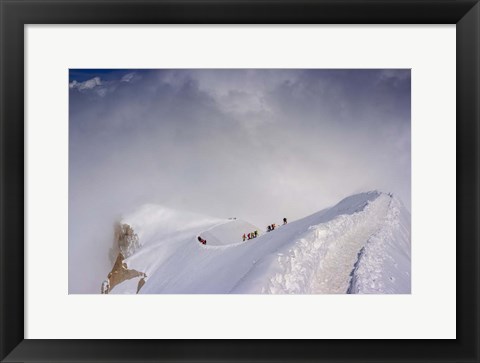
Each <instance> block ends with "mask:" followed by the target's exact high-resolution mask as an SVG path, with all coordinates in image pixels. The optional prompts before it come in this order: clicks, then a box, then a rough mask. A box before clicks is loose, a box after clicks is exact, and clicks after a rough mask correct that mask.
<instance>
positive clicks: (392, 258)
mask: <svg viewBox="0 0 480 363" xmlns="http://www.w3.org/2000/svg"><path fill="white" fill-rule="evenodd" d="M68 87H69V120H68V122H69V175H68V176H69V200H68V211H69V216H68V218H69V232H68V268H69V274H68V275H69V276H68V283H69V286H68V290H69V291H68V292H69V294H410V293H411V278H412V277H411V217H410V215H411V71H410V69H70V70H69V84H68Z"/></svg>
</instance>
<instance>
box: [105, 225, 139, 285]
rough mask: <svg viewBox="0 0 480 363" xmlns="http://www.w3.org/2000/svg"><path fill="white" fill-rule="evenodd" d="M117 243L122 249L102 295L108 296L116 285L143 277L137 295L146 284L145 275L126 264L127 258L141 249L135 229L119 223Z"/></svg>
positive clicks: (116, 235) (116, 227) (116, 233)
mask: <svg viewBox="0 0 480 363" xmlns="http://www.w3.org/2000/svg"><path fill="white" fill-rule="evenodd" d="M114 234H115V237H114V238H115V242H116V244H117V245H118V248H119V249H120V252H119V253H118V255H117V258H116V260H115V262H114V264H113V268H112V270H111V271H110V273H109V274H108V278H107V280H106V281H104V282H103V284H102V294H108V293H109V292H110V291H111V290H112V289H113V288H114V287H115V286H116V285H118V284H120V283H122V282H123V281H126V280H130V279H133V278H135V277H142V279H141V280H140V281H139V283H138V288H137V293H138V291H140V289H141V288H142V286H143V285H144V284H145V280H144V279H145V277H146V275H145V273H143V272H140V271H137V270H133V269H129V268H128V266H127V264H126V263H125V262H124V260H125V258H127V257H129V256H131V255H132V254H133V253H135V251H136V250H138V249H139V248H140V243H139V239H138V235H137V234H136V233H135V232H134V231H133V228H132V227H130V226H129V225H128V224H124V223H123V224H121V223H118V224H117V225H116V226H115V233H114Z"/></svg>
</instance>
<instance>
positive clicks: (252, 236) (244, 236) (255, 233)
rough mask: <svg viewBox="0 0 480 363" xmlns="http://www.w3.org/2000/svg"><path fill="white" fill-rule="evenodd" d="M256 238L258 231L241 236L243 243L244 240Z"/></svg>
mask: <svg viewBox="0 0 480 363" xmlns="http://www.w3.org/2000/svg"><path fill="white" fill-rule="evenodd" d="M256 237H258V231H253V232H250V233H248V234H245V233H244V234H243V236H242V238H243V242H245V240H246V239H253V238H256Z"/></svg>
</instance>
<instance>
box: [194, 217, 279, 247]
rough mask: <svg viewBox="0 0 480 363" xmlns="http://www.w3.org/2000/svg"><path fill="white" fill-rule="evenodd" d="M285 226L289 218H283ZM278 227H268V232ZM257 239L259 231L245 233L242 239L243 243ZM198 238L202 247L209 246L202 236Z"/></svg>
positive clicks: (272, 225)
mask: <svg viewBox="0 0 480 363" xmlns="http://www.w3.org/2000/svg"><path fill="white" fill-rule="evenodd" d="M235 219H236V218H235ZM283 224H284V225H285V224H287V218H283ZM276 227H277V225H276V224H275V223H272V224H271V225H269V226H267V232H271V231H273V230H275V228H276ZM257 237H258V230H257V231H253V232H250V233H244V234H243V236H242V239H243V242H245V241H246V240H250V239H253V238H257ZM197 238H198V242H200V243H201V244H202V245H206V244H207V240H206V239H203V238H202V237H200V236H198V237H197Z"/></svg>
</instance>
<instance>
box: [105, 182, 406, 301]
mask: <svg viewBox="0 0 480 363" xmlns="http://www.w3.org/2000/svg"><path fill="white" fill-rule="evenodd" d="M122 223H125V224H128V225H129V226H131V228H132V229H133V231H134V233H135V234H136V235H138V242H139V246H140V247H139V248H138V249H137V250H136V251H135V253H133V254H131V255H130V256H129V257H128V258H126V259H125V260H124V262H125V264H126V265H128V268H130V269H134V270H137V271H141V272H143V273H145V274H146V276H147V277H146V278H145V284H144V285H143V286H142V288H141V290H140V291H139V293H254V294H255V293H273V294H288V293H297V294H312V293H313V294H315V293H409V292H410V215H409V213H408V211H407V210H406V209H405V208H404V207H403V205H402V204H401V202H400V201H399V200H397V199H396V198H395V197H393V196H392V195H389V194H385V193H379V192H376V191H375V192H369V193H362V194H357V195H354V196H351V197H348V198H345V199H344V200H342V201H341V202H340V203H338V204H337V205H335V206H334V207H331V208H327V209H325V210H322V211H320V212H317V213H315V214H312V215H310V216H308V217H305V218H303V219H300V220H297V221H294V222H291V223H289V224H287V225H284V226H280V227H279V228H277V229H275V231H273V232H270V233H265V232H263V231H260V230H259V232H261V233H260V236H259V237H257V238H255V239H252V240H247V241H245V242H243V240H242V238H241V237H242V235H243V233H248V232H252V231H254V230H256V229H258V228H257V227H255V226H254V225H251V224H250V223H248V222H245V221H242V220H236V219H235V220H228V219H218V218H211V217H205V216H201V215H198V214H192V213H183V212H179V211H174V210H171V209H168V208H163V207H160V206H153V205H149V206H144V207H142V208H140V209H139V210H138V211H136V212H134V213H132V214H130V215H127V216H126V217H125V218H124V219H123V220H122ZM197 236H202V238H204V239H206V240H207V245H206V246H204V245H201V244H199V243H198V241H197ZM123 284H125V285H124V286H122V284H120V285H119V286H118V288H116V289H115V290H117V291H112V293H115V292H118V293H135V292H136V289H134V288H133V287H131V288H128V286H127V281H126V282H124V283H123ZM130 285H132V286H134V284H133V283H132V284H130ZM131 290H132V291H131ZM133 290H135V291H133Z"/></svg>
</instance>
